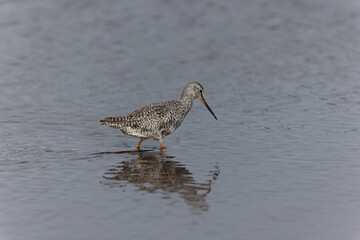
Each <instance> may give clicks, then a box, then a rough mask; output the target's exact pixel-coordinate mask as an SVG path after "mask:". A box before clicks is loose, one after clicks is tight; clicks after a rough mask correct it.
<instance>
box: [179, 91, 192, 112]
mask: <svg viewBox="0 0 360 240" xmlns="http://www.w3.org/2000/svg"><path fill="white" fill-rule="evenodd" d="M194 98H195V97H194V96H192V95H186V94H181V97H180V102H181V103H182V104H183V105H184V106H185V108H186V110H187V111H186V112H189V111H190V109H191V107H192V105H193V102H194Z"/></svg>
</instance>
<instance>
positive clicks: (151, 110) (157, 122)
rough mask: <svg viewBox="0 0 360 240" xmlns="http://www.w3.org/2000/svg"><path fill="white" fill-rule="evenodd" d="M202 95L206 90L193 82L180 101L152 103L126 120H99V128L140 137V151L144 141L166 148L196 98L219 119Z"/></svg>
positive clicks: (113, 118) (109, 118)
mask: <svg viewBox="0 0 360 240" xmlns="http://www.w3.org/2000/svg"><path fill="white" fill-rule="evenodd" d="M202 92H203V87H202V86H201V84H200V83H198V82H190V83H188V84H187V85H186V86H185V87H184V89H183V91H182V93H181V97H180V99H179V100H170V101H165V102H160V103H153V104H150V105H148V106H145V107H143V108H140V109H138V110H136V111H134V112H132V113H130V114H128V115H126V116H121V117H107V118H104V119H103V120H100V124H102V125H108V126H110V127H114V128H119V129H120V130H121V131H122V132H123V133H124V134H126V135H130V136H135V137H139V138H140V139H141V140H140V142H139V144H138V146H137V148H139V147H140V144H141V141H142V140H144V139H147V138H153V139H155V140H158V141H159V142H160V146H161V148H163V145H162V142H163V139H164V137H165V136H167V135H169V134H170V133H172V132H174V131H175V130H176V129H177V128H178V127H179V126H180V124H181V123H182V121H183V120H184V118H185V117H186V115H187V113H188V112H189V111H190V109H191V107H192V104H193V102H194V99H195V98H199V99H201V101H203V103H204V104H205V106H206V107H207V108H208V109H209V111H210V112H211V113H212V114H213V116H214V117H215V119H216V116H215V114H214V113H213V112H212V111H211V109H210V108H209V107H208V105H207V104H206V102H205V100H204V98H203V95H202Z"/></svg>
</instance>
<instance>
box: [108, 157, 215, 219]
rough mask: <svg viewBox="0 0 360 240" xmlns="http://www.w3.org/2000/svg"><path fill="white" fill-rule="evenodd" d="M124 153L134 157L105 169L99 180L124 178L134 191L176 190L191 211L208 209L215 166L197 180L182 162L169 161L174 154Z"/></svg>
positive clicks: (113, 181) (115, 182)
mask: <svg viewBox="0 0 360 240" xmlns="http://www.w3.org/2000/svg"><path fill="white" fill-rule="evenodd" d="M118 153H119V152H118ZM124 153H125V152H124ZM126 153H127V154H130V156H133V155H135V156H136V157H135V158H134V159H132V160H130V161H122V162H121V163H119V164H117V165H116V166H113V167H112V168H110V169H108V170H107V171H106V172H105V174H104V176H103V177H104V179H106V180H105V181H103V182H102V183H103V184H106V185H111V186H124V185H123V184H121V182H124V181H126V182H127V183H132V184H135V185H136V186H137V187H138V190H140V191H146V192H149V193H153V192H161V193H163V194H165V195H169V193H174V192H177V193H179V195H180V197H181V198H183V199H184V200H185V202H186V203H187V204H188V205H189V206H190V210H192V212H194V213H196V212H198V211H199V210H201V211H206V210H208V209H209V205H208V204H207V203H206V199H205V198H206V196H207V195H208V194H209V193H210V191H211V185H212V181H214V180H216V179H217V177H218V175H219V173H220V171H219V167H218V165H215V166H214V169H212V171H210V172H209V179H208V180H207V181H205V182H203V183H200V182H196V181H195V180H194V178H193V177H192V173H191V172H190V171H189V170H188V169H187V168H186V167H185V165H183V164H181V163H179V162H176V161H173V160H172V159H174V157H172V156H166V155H165V153H163V152H153V151H137V152H126ZM119 183H120V184H119ZM168 197H169V196H167V197H164V198H168Z"/></svg>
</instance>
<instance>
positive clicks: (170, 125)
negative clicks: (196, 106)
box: [100, 100, 187, 139]
mask: <svg viewBox="0 0 360 240" xmlns="http://www.w3.org/2000/svg"><path fill="white" fill-rule="evenodd" d="M185 111H186V110H185V109H184V107H183V106H182V104H181V103H180V102H179V101H176V100H170V101H165V102H161V103H154V104H151V105H148V106H145V107H143V108H140V109H138V110H136V111H134V112H132V113H130V114H128V115H126V116H120V117H107V118H104V119H103V120H101V121H100V124H103V125H108V126H110V127H115V128H119V129H121V131H122V132H123V133H125V134H128V135H132V136H137V137H143V138H154V139H159V138H162V137H163V136H166V135H168V134H170V133H172V132H173V131H174V130H175V129H176V128H177V127H178V126H179V125H180V124H181V122H182V120H183V119H184V117H185V116H186V113H187V112H186V113H185Z"/></svg>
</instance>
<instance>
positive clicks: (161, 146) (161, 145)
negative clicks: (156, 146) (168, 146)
mask: <svg viewBox="0 0 360 240" xmlns="http://www.w3.org/2000/svg"><path fill="white" fill-rule="evenodd" d="M160 148H161V150H163V149H164V148H165V147H164V145H163V144H162V142H160Z"/></svg>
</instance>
